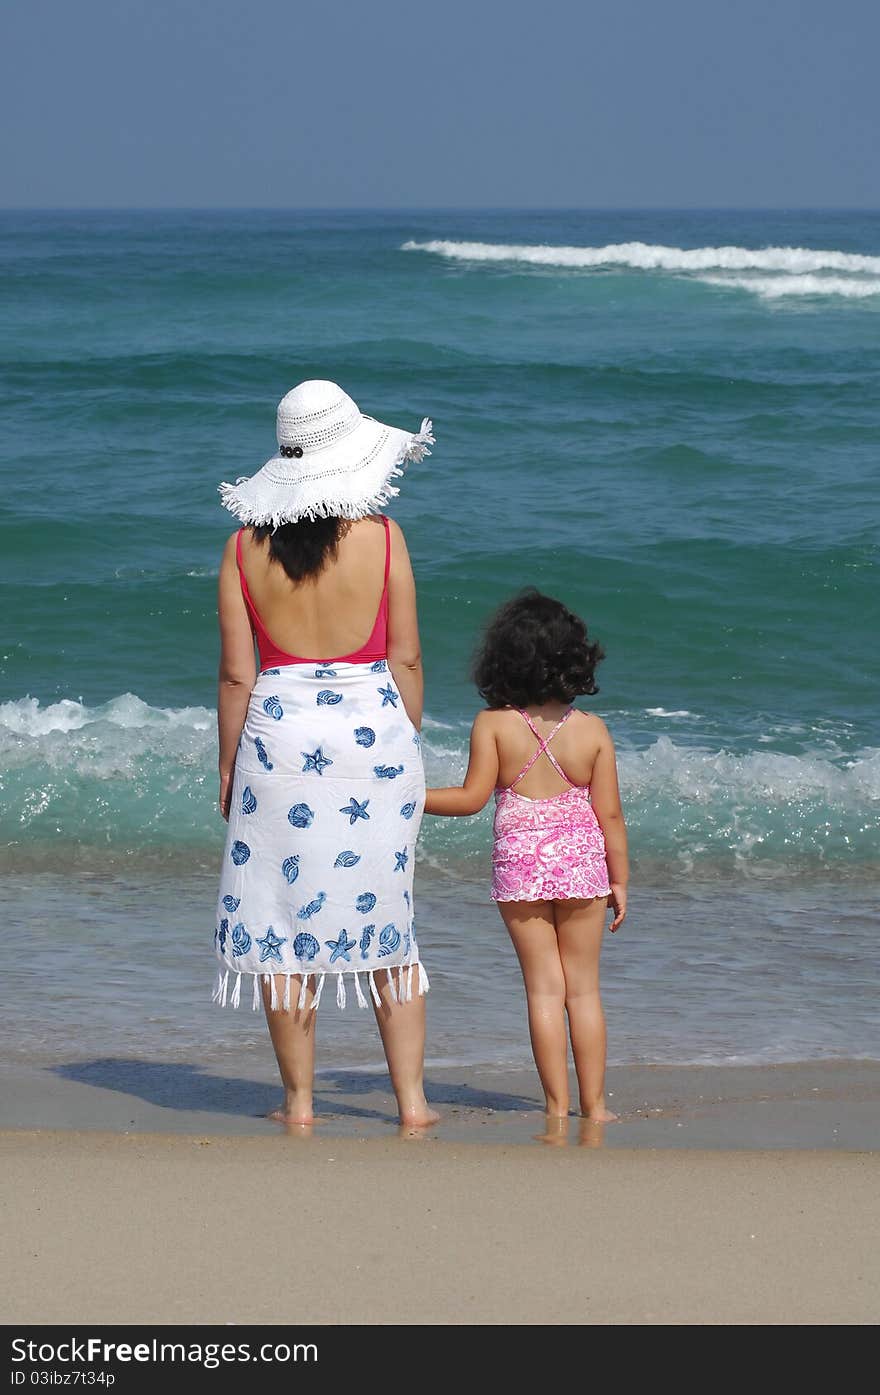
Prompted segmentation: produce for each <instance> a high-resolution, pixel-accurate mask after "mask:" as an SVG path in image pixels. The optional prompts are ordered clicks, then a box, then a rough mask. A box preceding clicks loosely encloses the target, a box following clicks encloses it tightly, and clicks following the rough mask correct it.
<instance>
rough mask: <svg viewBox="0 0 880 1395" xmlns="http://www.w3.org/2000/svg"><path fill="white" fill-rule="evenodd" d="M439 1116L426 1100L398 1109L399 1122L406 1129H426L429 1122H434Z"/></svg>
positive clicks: (429, 1124)
mask: <svg viewBox="0 0 880 1395" xmlns="http://www.w3.org/2000/svg"><path fill="white" fill-rule="evenodd" d="M439 1118H440V1115H439V1113H438V1112H437V1110H436V1109H432V1108H431V1106H430V1105H429V1104H428V1103H427V1101H423V1102H422V1103H421V1104H416V1105H412V1106H411V1107H410V1108H408V1109H401V1111H400V1123H401V1125H402V1126H403V1127H404V1128H408V1129H427V1128H429V1127H430V1126H431V1124H436V1123H437V1121H438V1120H439Z"/></svg>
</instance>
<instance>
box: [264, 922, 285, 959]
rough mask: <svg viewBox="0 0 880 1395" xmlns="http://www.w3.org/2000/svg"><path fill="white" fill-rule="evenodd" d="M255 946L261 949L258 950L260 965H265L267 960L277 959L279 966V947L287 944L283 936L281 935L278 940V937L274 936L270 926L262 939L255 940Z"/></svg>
mask: <svg viewBox="0 0 880 1395" xmlns="http://www.w3.org/2000/svg"><path fill="white" fill-rule="evenodd" d="M257 944H258V945H262V949H261V950H260V963H261V964H265V962H266V960H267V959H277V960H278V963H279V964H280V963H281V946H282V945H284V944H287V937H286V936H285V935H282V936H280V938H279V936H278V935H276V934H275V931H274V930H273V929H272V926H271V925H270V926H269V929H268V930H267V931H266V934H265V937H264V939H262V940H257Z"/></svg>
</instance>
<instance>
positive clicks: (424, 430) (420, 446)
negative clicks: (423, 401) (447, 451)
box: [398, 417, 437, 464]
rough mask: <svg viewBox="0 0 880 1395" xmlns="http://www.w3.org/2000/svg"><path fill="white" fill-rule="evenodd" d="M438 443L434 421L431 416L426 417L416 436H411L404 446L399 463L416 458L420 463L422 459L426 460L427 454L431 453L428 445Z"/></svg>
mask: <svg viewBox="0 0 880 1395" xmlns="http://www.w3.org/2000/svg"><path fill="white" fill-rule="evenodd" d="M436 444H437V442H436V441H435V440H434V423H433V422H432V421H431V419H430V417H424V418H423V419H422V424H421V426H420V427H419V429H418V431H417V432H416V433H415V435H414V436H411V437H410V439H409V444H408V445H406V446H404V449H403V451H402V454H401V458H400V460H399V461H398V464H403V462H404V461H405V460H414V461H415V462H416V463H417V464H418V462H419V461H420V460H424V458H425V456H426V455H430V454H431V452H430V450H429V449H428V447H429V446H434V445H436Z"/></svg>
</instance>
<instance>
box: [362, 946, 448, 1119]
mask: <svg viewBox="0 0 880 1395" xmlns="http://www.w3.org/2000/svg"><path fill="white" fill-rule="evenodd" d="M418 972H419V971H418V967H415V968H414V969H413V977H414V980H415V981H414V983H413V992H412V998H411V999H410V1001H409V1002H401V1001H399V1000H400V999H401V998H403V997H405V992H406V983H407V977H408V974H409V970H408V969H397V970H395V971H394V983H395V986H396V987H397V990H398V991H397V997H398V1001H397V1002H395V1001H394V997H393V996H392V993H391V985H390V983H389V979H390V977H391V973H392V970H390V969H386V970H383V971H380V970H377V971H376V972H375V973H374V974H373V979H374V981H375V984H376V987H377V989H378V990H379V996H380V998H381V999H382V1005H381V1007H376V1005H375V1003H374V1004H373V1009H374V1011H375V1013H376V1022H377V1023H378V1025H379V1035H380V1036H381V1038H382V1045H383V1047H384V1048H385V1059H386V1061H387V1062H388V1073H389V1075H390V1076H391V1084H392V1087H393V1089H394V1093H395V1095H396V1096H397V1108H398V1110H399V1112H400V1122H401V1123H402V1124H408V1125H410V1126H412V1127H417V1128H424V1127H425V1126H426V1125H427V1124H435V1123H436V1122H437V1120H438V1119H439V1118H440V1115H439V1114H438V1113H437V1111H436V1109H431V1107H430V1105H429V1104H428V1101H427V1100H426V1099H425V1085H424V1069H425V997H424V994H423V993H419V991H418Z"/></svg>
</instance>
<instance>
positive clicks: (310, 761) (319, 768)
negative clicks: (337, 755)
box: [302, 746, 333, 775]
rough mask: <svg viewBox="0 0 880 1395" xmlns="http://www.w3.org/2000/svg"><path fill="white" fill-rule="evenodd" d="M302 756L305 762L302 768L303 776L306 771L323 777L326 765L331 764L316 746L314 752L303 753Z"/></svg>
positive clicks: (328, 758) (327, 757)
mask: <svg viewBox="0 0 880 1395" xmlns="http://www.w3.org/2000/svg"><path fill="white" fill-rule="evenodd" d="M302 755H303V758H304V760H305V765H304V766H303V774H305V773H306V772H307V771H310V770H314V771H315V773H316V774H317V775H323V774H324V771H325V770H326V769H327V767H328V765H332V764H333V762H332V760H331V759H330V757H329V756H325V755H324V752H323V751H322V750H321V747H320V746H318V747H317V749H316V750H314V751H303V752H302Z"/></svg>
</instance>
